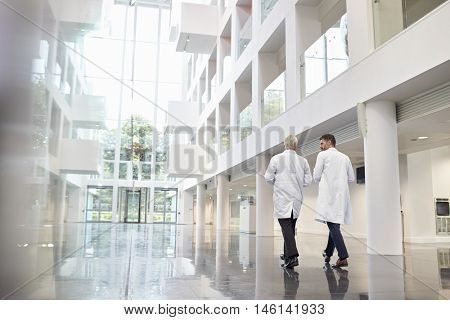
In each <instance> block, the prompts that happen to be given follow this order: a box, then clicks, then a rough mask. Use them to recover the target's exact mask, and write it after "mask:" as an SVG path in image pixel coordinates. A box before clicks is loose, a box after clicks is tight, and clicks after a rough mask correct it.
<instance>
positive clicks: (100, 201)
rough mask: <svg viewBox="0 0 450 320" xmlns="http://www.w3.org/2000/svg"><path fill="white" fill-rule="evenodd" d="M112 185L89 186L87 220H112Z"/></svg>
mask: <svg viewBox="0 0 450 320" xmlns="http://www.w3.org/2000/svg"><path fill="white" fill-rule="evenodd" d="M112 195H113V188H112V187H97V186H88V187H87V200H86V201H87V204H86V222H111V219H112Z"/></svg>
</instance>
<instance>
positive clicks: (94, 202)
mask: <svg viewBox="0 0 450 320" xmlns="http://www.w3.org/2000/svg"><path fill="white" fill-rule="evenodd" d="M99 208H100V199H99V196H98V192H97V189H95V188H88V192H87V205H86V221H87V222H91V221H98V211H99Z"/></svg>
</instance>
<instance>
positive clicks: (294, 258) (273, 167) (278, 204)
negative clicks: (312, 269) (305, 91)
mask: <svg viewBox="0 0 450 320" xmlns="http://www.w3.org/2000/svg"><path fill="white" fill-rule="evenodd" d="M297 145H298V140H297V137H295V136H294V135H289V136H287V137H286V139H284V146H285V149H286V150H285V151H284V152H283V153H280V154H277V155H275V156H273V157H272V159H270V163H269V167H268V168H267V171H266V174H265V175H264V178H265V179H266V181H267V182H269V183H272V184H273V185H274V188H273V205H274V212H273V214H274V217H275V218H277V219H278V222H279V223H280V226H281V231H282V232H283V238H284V254H282V255H280V258H281V259H282V260H284V264H282V265H281V266H282V267H283V268H288V269H290V268H293V267H295V266H298V250H297V245H296V242H295V224H296V222H297V218H298V216H299V214H300V208H301V206H302V202H303V187H306V186H307V185H309V184H310V183H311V181H312V176H311V170H310V169H309V165H308V161H306V159H305V158H303V157H301V156H299V155H297V153H296V152H295V150H296V149H297Z"/></svg>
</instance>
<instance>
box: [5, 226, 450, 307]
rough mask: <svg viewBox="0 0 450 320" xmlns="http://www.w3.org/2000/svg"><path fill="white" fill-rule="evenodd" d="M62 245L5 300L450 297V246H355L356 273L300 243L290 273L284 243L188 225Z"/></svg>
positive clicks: (80, 232) (307, 239)
mask: <svg viewBox="0 0 450 320" xmlns="http://www.w3.org/2000/svg"><path fill="white" fill-rule="evenodd" d="M54 235H55V234H54V232H53V236H54ZM57 237H58V238H59V239H60V242H59V243H57V244H49V243H47V244H46V243H45V241H42V240H40V242H39V250H42V252H41V251H39V252H41V253H39V252H37V254H36V259H37V261H39V259H41V260H42V259H52V261H51V264H50V267H48V268H46V269H45V270H43V271H42V272H40V273H39V274H38V275H36V276H34V277H32V278H30V279H29V281H27V282H25V284H23V285H21V286H19V287H17V288H15V289H13V290H10V291H11V292H10V293H8V294H7V295H5V296H4V298H6V299H449V298H450V244H448V243H447V244H441V245H439V244H437V245H435V244H433V245H406V247H405V256H404V257H381V256H369V255H367V254H366V247H365V243H364V242H363V241H362V240H359V239H353V238H349V237H347V238H346V242H347V246H348V249H349V252H350V255H351V258H350V266H349V267H348V268H346V270H334V269H332V268H329V267H327V266H324V263H323V259H322V257H321V249H322V248H323V246H324V244H325V241H326V237H325V236H319V235H311V234H299V235H298V245H299V250H300V254H301V257H300V266H299V267H296V268H295V269H294V270H288V271H285V270H283V269H281V268H280V262H281V261H280V260H279V257H278V255H279V253H280V251H281V248H282V244H283V243H282V238H281V236H275V237H255V236H254V235H249V234H242V233H239V232H237V231H227V232H219V233H217V232H216V231H215V230H213V228H212V227H209V226H207V227H205V229H204V230H201V231H200V232H196V230H195V228H193V227H192V226H183V225H179V226H175V225H164V224H147V225H137V224H113V225H111V224H67V225H65V226H64V228H62V230H61V231H60V232H59V233H58V236H57ZM30 246H31V244H30ZM44 251H45V252H47V253H46V254H44V253H43V252H44ZM334 259H335V258H333V261H334ZM36 263H38V264H39V262H36ZM18 267H19V266H18Z"/></svg>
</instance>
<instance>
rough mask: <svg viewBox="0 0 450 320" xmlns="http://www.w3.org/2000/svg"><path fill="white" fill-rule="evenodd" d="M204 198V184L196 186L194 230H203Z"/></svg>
mask: <svg viewBox="0 0 450 320" xmlns="http://www.w3.org/2000/svg"><path fill="white" fill-rule="evenodd" d="M205 197H206V189H205V185H204V184H198V185H197V207H196V209H195V211H196V215H197V217H196V222H195V223H196V229H200V228H203V227H204V226H205V211H206V210H205V209H206V208H205V200H206V199H205Z"/></svg>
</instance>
